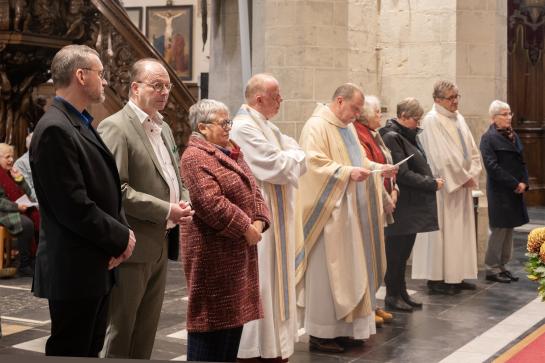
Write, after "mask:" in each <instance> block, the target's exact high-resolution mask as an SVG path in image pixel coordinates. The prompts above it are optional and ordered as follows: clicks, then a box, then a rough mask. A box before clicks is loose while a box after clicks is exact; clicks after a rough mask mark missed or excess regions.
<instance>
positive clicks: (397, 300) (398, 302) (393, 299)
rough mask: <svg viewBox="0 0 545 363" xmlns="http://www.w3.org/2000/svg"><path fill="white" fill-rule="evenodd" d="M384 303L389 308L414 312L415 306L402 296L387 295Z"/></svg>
mask: <svg viewBox="0 0 545 363" xmlns="http://www.w3.org/2000/svg"><path fill="white" fill-rule="evenodd" d="M384 305H385V306H386V308H387V309H390V310H397V311H405V312H412V311H413V307H412V306H411V305H409V304H407V303H406V302H405V301H404V300H403V299H402V298H401V297H400V296H386V298H384Z"/></svg>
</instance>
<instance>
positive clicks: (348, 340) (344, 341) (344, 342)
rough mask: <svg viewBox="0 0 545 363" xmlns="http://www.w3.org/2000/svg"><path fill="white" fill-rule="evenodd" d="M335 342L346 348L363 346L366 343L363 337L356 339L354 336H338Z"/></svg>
mask: <svg viewBox="0 0 545 363" xmlns="http://www.w3.org/2000/svg"><path fill="white" fill-rule="evenodd" d="M335 342H336V343H337V344H339V345H340V346H341V347H343V348H344V349H348V348H354V347H362V346H363V344H365V341H364V340H363V339H354V338H352V337H336V338H335Z"/></svg>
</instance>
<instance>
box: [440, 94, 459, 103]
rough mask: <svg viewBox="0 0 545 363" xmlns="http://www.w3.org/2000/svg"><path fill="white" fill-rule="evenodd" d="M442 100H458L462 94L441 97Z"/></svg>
mask: <svg viewBox="0 0 545 363" xmlns="http://www.w3.org/2000/svg"><path fill="white" fill-rule="evenodd" d="M441 98H442V99H443V100H447V101H450V102H452V101H454V100H458V101H459V100H460V98H462V95H460V94H458V95H453V96H450V97H441Z"/></svg>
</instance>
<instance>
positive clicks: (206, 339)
mask: <svg viewBox="0 0 545 363" xmlns="http://www.w3.org/2000/svg"><path fill="white" fill-rule="evenodd" d="M241 336H242V327H238V328H232V329H225V330H216V331H211V332H203V333H191V332H190V333H188V334H187V360H188V361H193V362H195V361H203V362H236V361H237V353H238V346H239V344H240V337H241Z"/></svg>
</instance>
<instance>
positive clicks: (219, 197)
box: [181, 100, 269, 362]
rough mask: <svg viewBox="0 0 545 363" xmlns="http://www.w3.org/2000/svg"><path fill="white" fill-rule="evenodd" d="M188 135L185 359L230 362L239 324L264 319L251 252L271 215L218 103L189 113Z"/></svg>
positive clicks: (184, 158)
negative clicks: (190, 128) (191, 213)
mask: <svg viewBox="0 0 545 363" xmlns="http://www.w3.org/2000/svg"><path fill="white" fill-rule="evenodd" d="M189 120H190V122H191V124H192V126H193V130H194V132H193V134H192V135H191V138H190V140H189V146H188V147H187V149H186V150H185V152H184V154H183V155H182V159H181V173H182V179H183V181H184V184H185V186H186V187H187V189H188V190H189V195H190V199H191V203H192V205H193V209H194V210H195V215H194V216H193V220H192V221H191V222H187V223H184V224H182V261H183V265H184V270H185V276H186V279H187V286H188V293H189V306H188V310H187V331H188V346H187V360H188V361H208V362H234V361H236V356H237V351H238V346H239V342H240V336H241V334H242V326H243V325H244V323H246V322H248V321H251V320H256V319H260V318H262V316H263V312H262V308H261V301H260V297H259V286H258V267H257V248H256V244H257V242H258V241H259V240H261V232H263V231H264V230H265V229H266V228H268V225H269V211H268V210H267V207H266V205H265V203H264V202H263V197H262V195H261V191H260V189H259V188H258V186H257V185H256V181H255V179H254V177H253V175H252V173H251V171H250V169H249V168H248V165H247V164H246V162H245V161H244V158H243V156H242V153H241V152H240V149H239V148H238V146H236V145H234V144H233V143H232V142H230V140H229V130H230V129H231V125H232V121H231V120H230V119H229V111H228V109H227V106H225V105H224V104H223V103H221V102H218V101H214V100H201V101H199V102H197V103H196V104H195V105H193V106H192V107H191V108H190V109H189Z"/></svg>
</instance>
